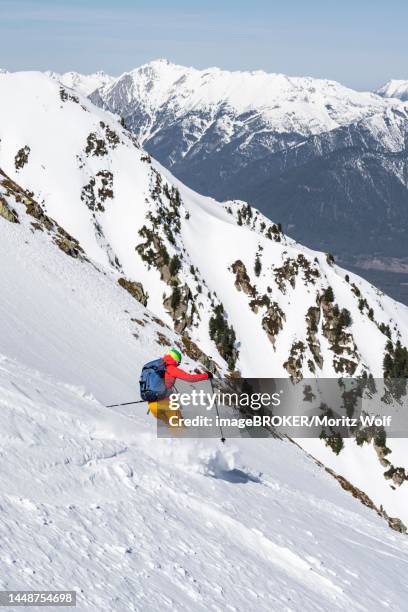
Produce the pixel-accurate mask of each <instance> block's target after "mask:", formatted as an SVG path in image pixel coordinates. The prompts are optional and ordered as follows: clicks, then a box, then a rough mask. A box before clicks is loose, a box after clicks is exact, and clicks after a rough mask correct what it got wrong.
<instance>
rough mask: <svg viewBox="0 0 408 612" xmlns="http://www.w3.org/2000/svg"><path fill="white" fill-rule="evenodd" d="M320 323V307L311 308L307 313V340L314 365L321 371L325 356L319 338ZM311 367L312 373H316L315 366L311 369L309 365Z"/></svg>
mask: <svg viewBox="0 0 408 612" xmlns="http://www.w3.org/2000/svg"><path fill="white" fill-rule="evenodd" d="M319 323H320V307H319V306H310V308H309V310H308V311H307V313H306V324H307V336H306V340H307V344H308V347H309V350H310V352H311V353H312V355H313V359H314V363H315V364H316V365H317V366H318V367H319V368H320V369H321V368H322V367H323V356H322V351H321V346H320V342H319V338H318V336H317V331H318V326H319ZM312 363H313V362H312ZM309 367H310V369H311V370H312V372H314V371H315V368H314V365H313V367H311V364H309Z"/></svg>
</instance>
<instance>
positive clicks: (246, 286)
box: [231, 259, 256, 296]
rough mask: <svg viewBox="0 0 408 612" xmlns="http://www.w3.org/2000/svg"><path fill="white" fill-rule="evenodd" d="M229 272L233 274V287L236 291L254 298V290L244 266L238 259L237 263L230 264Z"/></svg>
mask: <svg viewBox="0 0 408 612" xmlns="http://www.w3.org/2000/svg"><path fill="white" fill-rule="evenodd" d="M231 270H232V271H233V273H234V274H235V283H234V285H235V287H236V289H238V291H243V292H244V293H246V295H250V296H255V294H256V290H255V288H254V287H253V286H252V285H251V281H250V278H249V276H248V272H247V270H246V267H245V264H244V263H243V262H242V261H241V260H240V259H237V261H235V262H234V263H233V264H232V266H231Z"/></svg>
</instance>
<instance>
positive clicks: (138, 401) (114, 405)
mask: <svg viewBox="0 0 408 612" xmlns="http://www.w3.org/2000/svg"><path fill="white" fill-rule="evenodd" d="M144 402H145V400H137V401H136V402H125V403H124V404H111V405H110V406H105V408H116V407H117V406H130V405H131V404H143V403H144Z"/></svg>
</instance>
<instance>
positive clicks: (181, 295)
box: [163, 285, 193, 334]
mask: <svg viewBox="0 0 408 612" xmlns="http://www.w3.org/2000/svg"><path fill="white" fill-rule="evenodd" d="M163 305H164V308H165V309H166V311H167V312H168V313H169V315H170V316H171V318H172V319H173V321H174V329H175V331H176V332H177V333H179V334H180V333H183V332H184V331H185V329H187V328H188V327H190V326H191V324H192V321H193V309H192V306H193V296H192V294H191V291H190V287H189V286H188V285H182V286H181V287H179V286H178V285H175V286H174V287H173V291H172V294H171V295H170V296H168V297H166V298H165V299H164V301H163Z"/></svg>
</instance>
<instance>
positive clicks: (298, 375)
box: [283, 340, 306, 382]
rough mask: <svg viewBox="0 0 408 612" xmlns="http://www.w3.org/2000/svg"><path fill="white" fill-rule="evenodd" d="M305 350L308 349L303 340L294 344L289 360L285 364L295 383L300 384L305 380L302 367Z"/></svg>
mask: <svg viewBox="0 0 408 612" xmlns="http://www.w3.org/2000/svg"><path fill="white" fill-rule="evenodd" d="M305 350H306V347H305V345H304V343H303V342H302V341H301V340H299V341H298V342H294V343H293V345H292V348H291V349H290V353H289V358H288V360H287V361H285V363H284V364H283V367H284V368H285V370H287V372H288V373H289V376H290V378H291V380H292V381H293V382H299V381H300V380H302V378H303V374H302V365H303V359H304V353H305Z"/></svg>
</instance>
